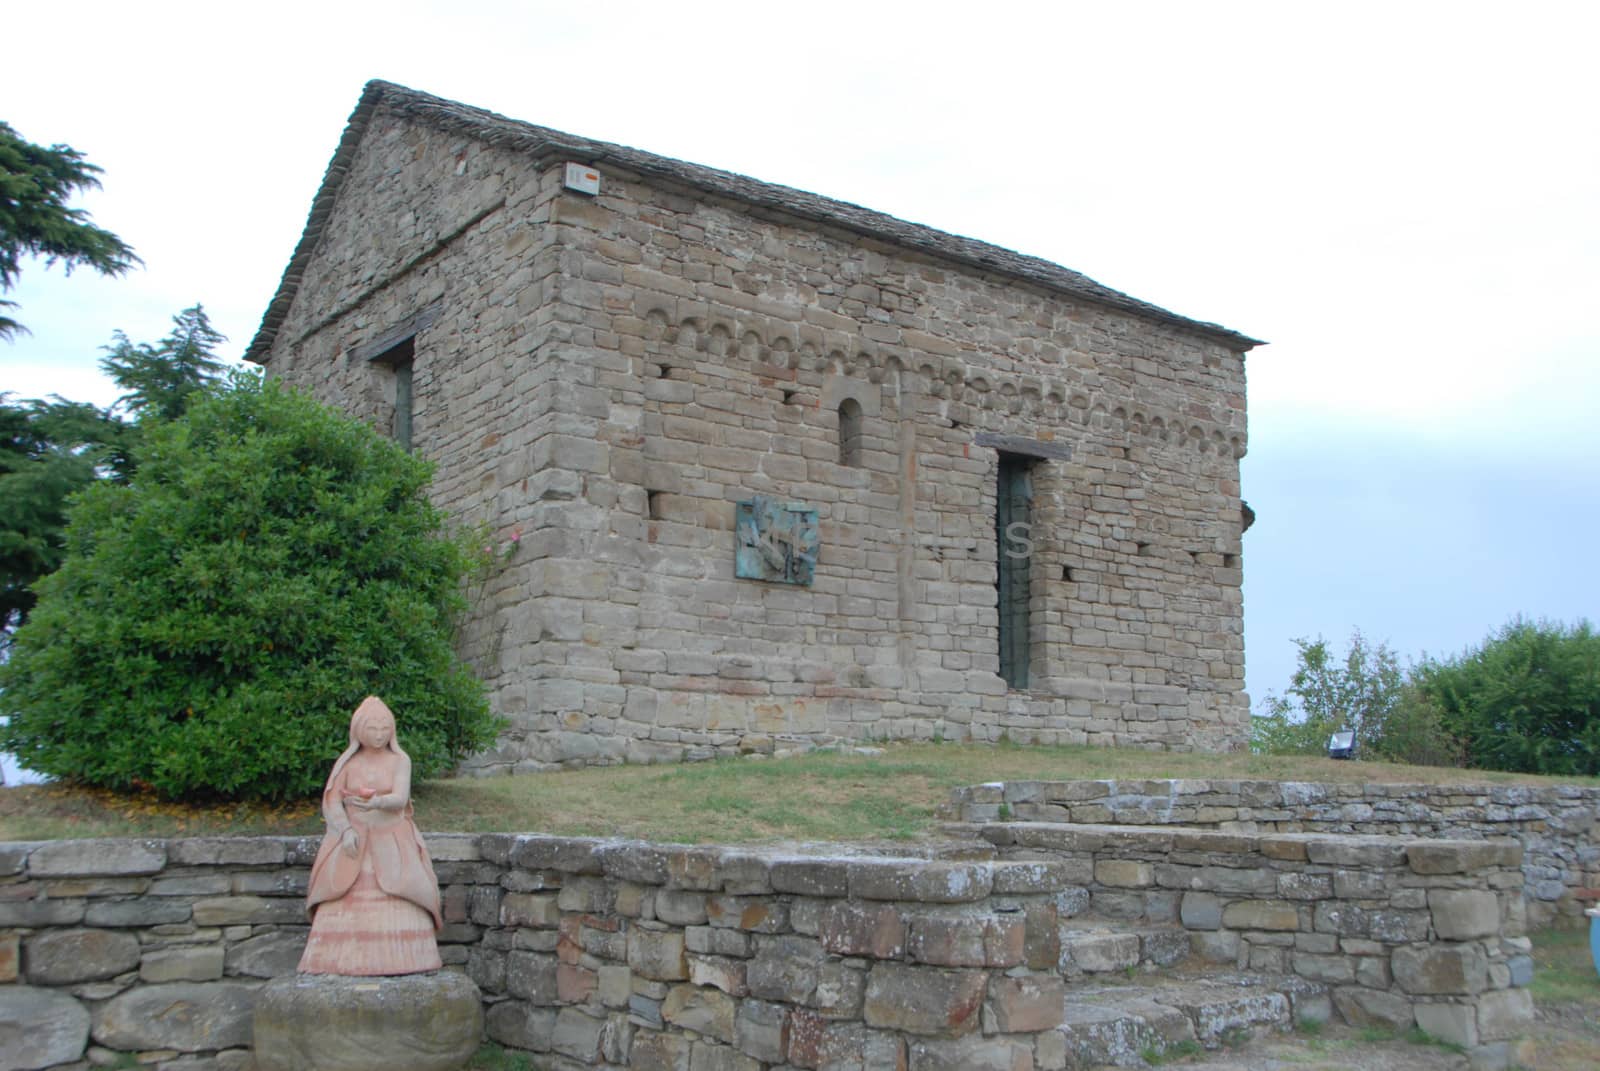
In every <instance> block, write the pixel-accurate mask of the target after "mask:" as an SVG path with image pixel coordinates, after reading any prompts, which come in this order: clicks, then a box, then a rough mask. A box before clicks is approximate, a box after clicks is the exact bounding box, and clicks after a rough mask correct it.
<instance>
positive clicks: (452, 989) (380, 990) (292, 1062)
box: [255, 971, 483, 1071]
mask: <svg viewBox="0 0 1600 1071" xmlns="http://www.w3.org/2000/svg"><path fill="white" fill-rule="evenodd" d="M482 1039H483V1003H482V998H481V997H480V996H479V993H478V987H477V986H475V985H473V984H472V980H471V979H469V978H467V977H466V976H465V975H461V974H456V973H453V972H450V971H432V972H429V973H427V974H399V975H390V976H386V977H382V978H353V977H347V976H345V975H337V974H297V975H294V976H293V977H288V978H278V979H275V980H273V981H271V982H268V983H267V984H266V985H265V986H263V987H262V989H261V993H260V995H259V996H258V997H257V999H256V1011H255V1066H256V1068H257V1069H258V1071H396V1069H398V1068H405V1069H406V1071H457V1069H458V1068H460V1067H462V1066H463V1065H464V1064H465V1063H466V1062H467V1061H468V1060H469V1059H471V1057H472V1054H473V1053H475V1052H477V1051H478V1045H479V1044H480V1042H481V1041H482Z"/></svg>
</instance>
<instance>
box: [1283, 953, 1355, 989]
mask: <svg viewBox="0 0 1600 1071" xmlns="http://www.w3.org/2000/svg"><path fill="white" fill-rule="evenodd" d="M1293 963H1294V973H1296V974H1298V975H1299V976H1300V977H1302V978H1310V979H1311V980H1312V981H1314V982H1329V983H1333V984H1344V985H1348V984H1350V983H1351V982H1354V981H1355V977H1356V969H1355V964H1354V962H1353V961H1352V959H1351V957H1349V956H1340V955H1318V954H1316V953H1312V952H1300V951H1296V952H1295V954H1294V959H1293Z"/></svg>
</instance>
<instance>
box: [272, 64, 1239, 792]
mask: <svg viewBox="0 0 1600 1071" xmlns="http://www.w3.org/2000/svg"><path fill="white" fill-rule="evenodd" d="M1256 344H1257V343H1256V342H1255V341H1254V340H1252V339H1250V338H1247V337H1245V336H1243V335H1240V334H1237V333H1235V332H1233V331H1229V330H1227V329H1224V328H1221V327H1218V326H1216V325H1214V324H1207V323H1201V322H1197V321H1193V320H1189V319H1186V318H1184V317H1181V316H1178V315H1175V314H1173V313H1170V312H1167V311H1165V310H1162V309H1159V308H1156V307H1155V306H1152V305H1148V304H1145V303H1143V302H1140V301H1137V300H1135V299H1133V298H1130V297H1128V296H1126V295H1124V294H1120V293H1118V292H1116V291H1113V290H1110V289H1107V288H1105V287H1102V286H1100V285H1099V284H1097V283H1095V282H1093V281H1092V280H1090V279H1087V278H1085V277H1084V276H1082V275H1079V274H1077V273H1076V272H1072V271H1069V270H1067V269H1065V268H1061V267H1058V266H1056V265H1053V264H1050V263H1047V262H1045V261H1041V260H1038V259H1036V258H1032V257H1026V256H1022V255H1019V254H1016V253H1012V252H1009V251H1007V250H1003V249H999V248H997V247H994V246H990V245H986V244H984V243H981V242H977V241H973V240H970V239H966V238H960V237H956V236H953V235H949V234H944V233H941V232H938V231H934V230H931V229H929V228H926V227H922V226H918V225H915V224H910V223H906V222H904V221H901V220H897V219H894V218H892V217H889V216H885V215H882V214H879V213H875V212H871V211H868V210H866V209H863V208H860V207H857V206H854V205H849V204H844V203H841V202H837V201H831V200H828V199H826V198H822V197H818V196H815V195H812V194H807V193H802V192H800V191H796V190H793V189H788V188H784V187H780V186H773V185H769V184H766V183H761V182H757V181H754V180H751V179H748V178H745V177H743V176H738V175H733V174H729V173H726V172H721V171H715V170H712V169H709V168H703V167H699V166H695V165H691V164H687V163H683V162H681V161H676V160H670V159H666V158H663V157H659V156H654V155H651V154H648V153H644V152H639V151H637V150H633V149H628V148H624V147H622V146H618V145H611V144H606V143H602V142H595V141H589V140H585V139H582V138H577V137H573V136H571V135H567V134H562V133H559V132H556V131H552V130H548V129H544V128H541V127H536V126H532V125H529V124H526V123H521V122H516V121H513V120H509V119H506V118H504V117H501V116H498V115H494V114H492V113H489V112H485V111H481V110H478V109H474V108H469V107H466V106H463V105H460V104H456V103H453V102H450V101H445V100H441V99H438V98H435V97H430V96H427V95H424V94H421V93H417V92H415V91H412V90H409V89H404V88H401V87H398V86H393V85H389V84H385V83H380V82H374V83H372V84H370V85H369V86H368V87H367V89H366V91H365V93H364V94H363V96H362V98H361V101H360V103H359V104H358V106H357V108H356V110H355V113H354V114H353V116H352V117H351V120H350V124H349V127H348V129H347V130H346V132H345V135H344V138H343V140H342V141H341V143H340V146H339V148H338V151H337V153H336V154H335V156H334V159H333V162H332V163H331V164H330V166H329V170H328V174H327V177H326V179H325V181H324V183H323V186H322V189H321V190H320V192H319V193H318V195H317V198H316V201H315V203H314V206H313V209H312V212H311V216H310V220H309V222H308V224H307V228H306V232H305V234H304V236H303V237H302V239H301V242H300V245H299V247H298V249H297V251H296V253H295V256H294V259H293V261H292V262H291V264H290V265H289V267H288V269H287V271H286V272H285V274H284V279H283V283H282V285H281V286H280V288H279V291H278V293H277V295H276V297H275V298H274V300H273V302H272V304H271V306H270V308H269V310H268V312H267V314H266V317H265V319H264V322H263V324H262V327H261V330H260V333H259V334H258V335H257V337H256V339H255V341H254V343H253V344H252V345H251V347H250V349H249V351H248V353H247V356H248V357H249V358H250V359H252V360H255V361H258V362H260V363H261V364H262V365H264V366H265V368H266V369H267V371H268V373H269V374H270V375H273V376H275V377H278V378H280V379H283V380H285V381H288V382H290V383H292V384H295V385H298V386H301V387H303V388H305V389H307V390H309V391H311V392H313V393H314V394H315V395H317V396H318V397H320V398H322V399H324V400H326V401H329V402H332V403H335V404H337V405H340V406H342V407H344V408H345V409H347V410H348V411H350V412H352V413H354V414H357V415H359V416H362V417H364V418H367V419H369V420H371V421H373V422H375V423H376V424H377V425H378V426H379V427H382V428H385V429H387V430H390V431H392V432H393V433H394V434H395V435H397V436H398V437H401V438H402V439H404V440H405V441H407V442H408V443H409V444H410V445H411V446H412V448H414V449H416V450H418V451H420V452H421V453H422V454H424V455H425V456H427V457H428V458H430V459H432V460H433V461H435V462H436V463H437V465H438V471H437V476H436V481H435V489H434V490H435V495H436V498H437V500H438V501H439V503H440V504H441V505H443V506H444V507H446V508H447V509H448V510H449V511H450V513H451V514H452V516H453V517H455V518H456V519H457V520H458V521H460V522H462V523H467V524H483V525H486V526H488V528H489V529H490V530H492V531H493V532H494V534H495V539H496V540H497V541H498V543H499V545H500V546H501V547H502V548H504V549H505V553H504V556H503V562H502V564H501V565H500V566H499V567H498V569H497V571H496V572H495V573H494V575H493V576H491V577H490V578H489V579H488V580H487V581H486V582H485V584H484V585H483V589H482V590H481V591H478V592H475V593H474V598H475V602H474V606H475V608H474V611H473V615H472V617H471V619H470V621H469V622H468V625H467V628H466V631H465V635H464V638H463V642H464V644H465V649H464V653H465V654H466V655H467V656H468V658H469V659H470V660H471V661H472V662H473V664H474V665H475V666H476V667H477V669H478V670H479V672H480V673H481V674H482V675H483V677H484V678H485V680H486V681H487V682H488V684H489V687H490V691H491V695H492V702H493V706H494V708H495V709H496V711H497V712H498V713H500V714H501V715H503V716H505V717H506V718H507V719H508V720H509V727H508V729H507V730H506V732H505V733H504V734H503V736H502V738H501V740H500V742H499V744H498V746H497V747H496V748H495V749H494V750H492V751H491V752H489V753H487V754H484V755H482V756H480V757H479V758H478V759H476V760H474V762H473V763H472V765H473V766H474V767H475V768H480V769H493V768H501V767H508V766H510V767H517V766H521V767H524V768H528V767H536V766H539V765H542V764H547V763H558V762H564V763H572V762H580V761H582V762H612V761H623V760H627V761H671V760H677V759H683V758H694V757H698V756H703V755H707V754H718V753H732V752H736V751H739V750H746V751H751V750H754V751H770V750H773V749H779V750H781V749H782V748H784V747H785V746H787V745H788V743H790V742H802V741H809V742H819V741H825V740H832V739H841V738H843V739H900V738H921V739H929V738H940V737H942V738H946V739H969V738H970V739H979V740H996V739H1000V738H1007V739H1010V740H1014V741H1023V742H1040V743H1099V744H1120V745H1135V746H1144V747H1160V748H1173V749H1191V748H1196V749H1212V750H1219V749H1230V748H1235V747H1238V746H1240V745H1241V743H1242V741H1243V739H1244V737H1245V735H1246V732H1247V727H1248V720H1249V702H1248V697H1247V696H1246V695H1245V693H1244V690H1243V689H1244V647H1243V627H1242V605H1241V598H1240V580H1241V562H1240V553H1241V546H1240V540H1241V534H1242V529H1243V528H1244V527H1245V526H1246V524H1247V520H1246V518H1247V517H1248V516H1249V511H1248V508H1247V507H1245V506H1244V505H1243V503H1242V502H1241V500H1240V497H1239V459H1240V457H1241V456H1243V454H1244V450H1245V443H1246V433H1245V376H1244V354H1245V353H1246V352H1247V351H1248V350H1249V349H1250V348H1251V347H1252V346H1254V345H1256ZM740 574H747V575H740Z"/></svg>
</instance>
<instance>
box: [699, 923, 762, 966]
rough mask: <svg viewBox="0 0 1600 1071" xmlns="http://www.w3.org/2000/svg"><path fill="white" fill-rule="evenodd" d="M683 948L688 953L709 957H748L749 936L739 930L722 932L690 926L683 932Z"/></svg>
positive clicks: (715, 929)
mask: <svg viewBox="0 0 1600 1071" xmlns="http://www.w3.org/2000/svg"><path fill="white" fill-rule="evenodd" d="M683 934H684V946H685V947H686V948H687V949H688V950H689V951H690V952H699V953H703V954H705V955H711V956H738V957H741V958H743V957H747V956H749V955H750V935H749V934H747V933H742V932H740V931H739V930H724V929H720V928H717V927H712V926H690V927H687V928H686V929H685V930H684V931H683Z"/></svg>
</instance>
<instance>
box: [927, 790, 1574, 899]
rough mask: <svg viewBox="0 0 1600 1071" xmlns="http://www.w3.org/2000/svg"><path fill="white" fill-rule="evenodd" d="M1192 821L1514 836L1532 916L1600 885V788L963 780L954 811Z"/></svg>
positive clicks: (1100, 820) (973, 815)
mask: <svg viewBox="0 0 1600 1071" xmlns="http://www.w3.org/2000/svg"><path fill="white" fill-rule="evenodd" d="M1002 809H1003V810H1004V813H1005V814H1006V815H1007V816H1008V817H1009V818H1012V819H1015V820H1018V821H1038V822H1061V823H1097V824H1133V825H1169V824H1175V825H1184V826H1192V827H1196V828H1210V829H1220V830H1226V831H1233V832H1251V833H1253V832H1262V833H1266V832H1305V833H1356V834H1378V835H1386V836H1409V837H1415V836H1428V837H1449V838H1456V839H1467V840H1476V839H1480V838H1484V837H1515V838H1516V839H1517V840H1518V841H1520V842H1521V844H1522V847H1523V856H1522V874H1523V884H1524V890H1525V892H1526V894H1527V901H1528V917H1529V924H1530V925H1532V926H1536V927H1537V926H1543V925H1547V924H1548V923H1550V922H1551V921H1553V920H1555V919H1557V918H1566V919H1569V920H1576V919H1577V918H1578V917H1579V915H1580V913H1581V911H1582V909H1583V907H1584V906H1585V905H1584V903H1583V900H1582V898H1581V896H1575V895H1574V894H1578V893H1582V892H1583V891H1584V890H1594V889H1596V888H1600V825H1597V820H1600V788H1594V787H1587V786H1578V785H1418V784H1411V785H1398V784H1397V785H1385V784H1370V783H1368V784H1331V783H1330V784H1320V783H1312V782H1293V781H1236V780H1205V779H1194V780H1154V781H1143V780H1123V781H1112V780H1099V781H1013V782H1008V783H1006V784H1004V785H979V786H975V787H972V788H966V789H959V790H957V792H956V794H955V800H954V814H955V815H956V816H958V817H959V818H961V819H962V820H964V821H969V822H974V821H991V820H994V819H997V818H999V817H1000V815H1001V813H1002Z"/></svg>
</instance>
